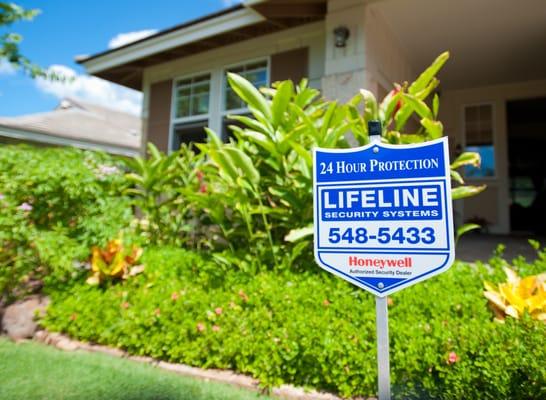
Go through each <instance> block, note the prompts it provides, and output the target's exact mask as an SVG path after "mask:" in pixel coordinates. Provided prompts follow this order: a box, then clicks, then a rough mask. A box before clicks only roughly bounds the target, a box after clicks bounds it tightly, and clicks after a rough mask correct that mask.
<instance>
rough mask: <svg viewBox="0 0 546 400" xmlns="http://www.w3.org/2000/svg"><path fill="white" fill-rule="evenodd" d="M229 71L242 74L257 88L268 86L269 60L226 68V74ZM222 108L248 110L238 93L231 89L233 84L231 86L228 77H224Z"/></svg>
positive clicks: (226, 109)
mask: <svg viewBox="0 0 546 400" xmlns="http://www.w3.org/2000/svg"><path fill="white" fill-rule="evenodd" d="M228 72H233V73H236V74H238V75H241V76H242V77H243V78H245V79H246V80H248V81H249V82H251V83H252V84H253V85H254V86H255V87H257V88H259V87H261V86H267V85H268V84H269V77H268V68H267V60H263V61H258V62H254V63H249V64H245V65H240V66H237V67H233V68H228V69H226V74H227V73H228ZM222 109H223V110H224V111H237V110H245V111H246V105H245V103H244V102H243V101H242V100H241V99H240V98H239V96H237V93H235V92H234V91H233V90H232V89H231V86H229V82H228V81H227V77H226V78H224V104H223V107H222Z"/></svg>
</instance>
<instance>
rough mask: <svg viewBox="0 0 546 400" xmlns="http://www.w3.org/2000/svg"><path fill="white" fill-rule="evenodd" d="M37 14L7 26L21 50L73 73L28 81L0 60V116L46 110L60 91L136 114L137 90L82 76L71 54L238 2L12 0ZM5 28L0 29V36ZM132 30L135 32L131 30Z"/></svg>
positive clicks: (90, 51) (44, 63)
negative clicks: (66, 78) (57, 79)
mask: <svg viewBox="0 0 546 400" xmlns="http://www.w3.org/2000/svg"><path fill="white" fill-rule="evenodd" d="M14 2H15V3H17V4H20V5H21V6H23V7H25V8H38V9H40V10H42V13H41V14H40V15H39V16H37V17H36V19H35V20H34V21H32V22H20V23H17V24H15V25H12V26H11V27H9V28H8V30H7V31H13V32H17V33H20V34H22V35H23V38H24V39H23V43H22V45H21V50H22V53H23V54H24V55H26V56H27V57H28V58H30V59H31V60H32V61H33V62H35V63H37V64H39V65H41V66H42V67H45V68H49V67H51V66H54V67H53V68H54V69H55V70H57V71H60V72H63V73H65V74H66V75H72V76H73V77H74V80H73V82H72V83H71V84H70V87H67V85H63V84H59V83H51V82H46V81H43V80H38V81H35V80H32V79H30V78H28V77H26V76H25V75H24V74H22V73H21V72H17V71H13V70H12V69H11V68H10V67H9V66H8V65H7V64H6V63H1V62H0V116H16V115H22V114H29V113H36V112H43V111H49V110H51V109H53V108H54V107H55V106H56V105H57V103H58V101H59V99H60V98H61V97H63V96H65V95H69V96H75V97H79V98H82V99H84V100H88V101H92V102H95V103H102V104H110V105H115V106H116V107H117V108H119V109H122V110H125V111H129V112H132V113H138V111H139V103H140V94H139V93H135V92H134V91H130V90H126V89H124V88H121V87H118V86H116V85H112V84H110V83H107V82H105V81H102V80H99V79H98V78H92V77H87V76H85V71H84V70H83V68H82V67H80V66H79V65H78V64H76V63H75V61H74V57H75V56H77V55H82V54H95V53H97V52H101V51H104V50H106V49H108V48H109V45H110V46H112V45H115V44H116V43H117V44H121V43H123V42H125V41H126V40H127V39H128V38H130V37H134V36H135V35H136V36H137V37H138V35H139V34H146V33H150V32H153V31H155V30H162V29H165V28H168V27H171V26H173V25H177V24H180V23H183V22H186V21H189V20H192V19H194V18H198V17H200V16H203V15H206V14H209V13H212V12H215V11H219V10H221V9H223V8H225V7H229V6H231V5H234V4H236V3H238V2H239V1H238V0H155V1H153V2H150V1H149V0H147V1H144V0H110V1H108V0H95V1H74V0H47V1H43V0H42V1H39V0H34V1H32V0H14ZM5 32H6V29H3V30H2V29H0V35H1V34H3V33H5ZM135 32H136V33H135Z"/></svg>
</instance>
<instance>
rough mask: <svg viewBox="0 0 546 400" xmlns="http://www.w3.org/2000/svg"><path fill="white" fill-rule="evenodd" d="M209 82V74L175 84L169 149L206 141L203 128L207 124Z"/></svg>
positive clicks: (181, 80) (185, 79)
mask: <svg viewBox="0 0 546 400" xmlns="http://www.w3.org/2000/svg"><path fill="white" fill-rule="evenodd" d="M210 81H211V76H210V74H205V75H199V76H194V77H191V78H184V79H180V80H178V81H176V82H175V87H174V110H173V127H172V133H173V135H172V140H171V148H173V149H178V148H179V147H180V145H181V144H182V143H200V142H204V141H205V140H206V137H207V135H206V134H205V131H204V128H205V127H206V126H207V125H208V122H209V109H210Z"/></svg>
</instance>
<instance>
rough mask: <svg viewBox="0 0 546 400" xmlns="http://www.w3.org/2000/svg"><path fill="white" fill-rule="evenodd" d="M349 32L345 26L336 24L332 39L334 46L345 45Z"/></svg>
mask: <svg viewBox="0 0 546 400" xmlns="http://www.w3.org/2000/svg"><path fill="white" fill-rule="evenodd" d="M350 34H351V32H350V31H349V28H347V27H346V26H338V27H337V28H336V29H334V40H335V44H336V47H345V46H346V45H347V39H349V36H350Z"/></svg>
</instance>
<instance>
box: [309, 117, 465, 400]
mask: <svg viewBox="0 0 546 400" xmlns="http://www.w3.org/2000/svg"><path fill="white" fill-rule="evenodd" d="M369 131H370V133H374V131H375V132H380V131H381V126H380V125H379V123H377V122H372V123H370V125H369ZM370 136H371V135H370ZM313 157H314V163H313V180H314V182H313V199H314V220H315V228H314V229H315V232H314V234H315V238H314V239H315V240H314V252H315V260H316V262H317V263H318V264H319V266H320V267H321V268H323V269H325V270H326V271H328V272H330V273H332V274H334V275H337V276H339V277H340V278H342V279H345V280H347V281H349V282H351V283H353V284H354V285H356V286H358V287H360V288H362V289H364V290H367V291H368V292H371V293H372V294H374V295H375V296H376V323H377V349H378V352H377V359H378V384H379V399H380V400H388V399H390V376H389V373H390V372H389V336H388V314H387V297H386V296H388V295H389V294H392V293H395V292H397V291H399V290H401V289H404V288H406V287H408V286H411V285H414V284H415V283H418V282H421V281H423V280H425V279H428V278H430V277H432V276H434V275H437V274H439V273H441V272H444V271H445V270H447V269H448V268H449V267H450V266H451V264H452V263H453V260H454V257H455V252H454V237H453V212H452V208H451V181H450V167H449V153H448V142H447V138H441V139H437V140H433V141H430V142H426V143H418V144H411V145H390V144H385V143H381V142H380V141H379V136H377V138H375V139H372V142H371V143H370V144H368V145H366V146H363V147H359V148H351V149H321V148H316V149H315V150H314V152H313Z"/></svg>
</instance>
